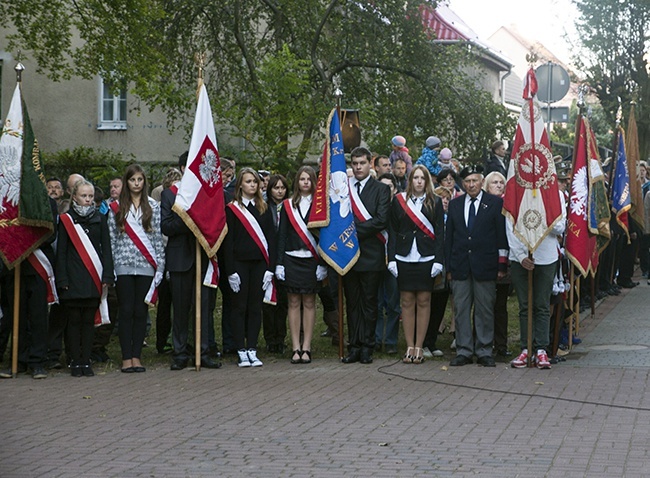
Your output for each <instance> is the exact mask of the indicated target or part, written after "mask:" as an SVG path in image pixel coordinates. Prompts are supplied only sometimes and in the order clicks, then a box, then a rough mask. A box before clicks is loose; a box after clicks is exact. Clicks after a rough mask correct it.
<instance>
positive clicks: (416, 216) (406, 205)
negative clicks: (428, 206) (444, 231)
mask: <svg viewBox="0 0 650 478" xmlns="http://www.w3.org/2000/svg"><path fill="white" fill-rule="evenodd" d="M396 197H397V202H398V203H399V205H400V206H402V209H404V212H405V213H406V215H407V216H408V217H409V219H410V220H411V221H413V222H414V223H415V225H416V226H417V227H418V229H420V230H421V231H422V232H424V233H425V234H426V235H427V236H429V237H430V238H431V239H433V240H435V239H436V232H435V230H434V229H433V224H431V221H429V220H428V219H427V217H426V216H425V215H424V214H422V211H421V210H420V211H418V209H417V208H416V207H415V204H413V201H411V202H408V201H407V199H406V193H399V194H398V195H397V196H396Z"/></svg>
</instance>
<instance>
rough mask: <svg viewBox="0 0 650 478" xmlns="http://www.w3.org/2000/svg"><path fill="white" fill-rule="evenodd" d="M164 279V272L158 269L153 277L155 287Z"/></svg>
mask: <svg viewBox="0 0 650 478" xmlns="http://www.w3.org/2000/svg"><path fill="white" fill-rule="evenodd" d="M164 277H165V273H164V271H161V270H160V268H158V270H157V271H156V273H155V274H154V276H153V283H154V285H155V286H156V287H158V286H159V285H160V283H161V282H162V281H163V278H164Z"/></svg>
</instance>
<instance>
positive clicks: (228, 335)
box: [219, 267, 236, 352]
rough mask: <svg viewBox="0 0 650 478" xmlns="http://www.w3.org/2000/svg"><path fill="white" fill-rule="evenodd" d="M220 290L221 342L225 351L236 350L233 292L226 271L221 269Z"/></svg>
mask: <svg viewBox="0 0 650 478" xmlns="http://www.w3.org/2000/svg"><path fill="white" fill-rule="evenodd" d="M219 277H220V279H219V290H220V291H221V340H222V347H223V351H224V352H226V351H232V350H236V347H235V339H234V337H233V331H232V329H233V326H232V296H233V291H232V289H231V288H230V284H228V277H227V276H226V271H225V269H223V268H221V267H220V269H219Z"/></svg>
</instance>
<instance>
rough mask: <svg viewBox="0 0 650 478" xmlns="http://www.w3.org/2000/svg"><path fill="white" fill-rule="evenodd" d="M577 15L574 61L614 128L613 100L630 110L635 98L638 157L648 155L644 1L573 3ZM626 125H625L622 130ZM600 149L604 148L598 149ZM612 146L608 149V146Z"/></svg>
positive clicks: (647, 13) (647, 11)
mask: <svg viewBox="0 0 650 478" xmlns="http://www.w3.org/2000/svg"><path fill="white" fill-rule="evenodd" d="M573 3H574V4H575V6H576V7H577V9H578V12H579V14H580V16H579V17H578V18H577V19H576V22H575V25H576V30H577V33H578V46H579V47H581V48H580V49H577V50H576V55H575V57H574V61H575V62H576V65H577V66H578V68H579V69H581V70H582V71H584V72H586V74H587V81H588V82H589V84H590V86H591V87H592V88H593V89H594V90H595V91H596V94H597V95H598V98H599V99H600V102H601V104H602V105H603V108H604V111H605V114H606V116H607V120H608V121H609V124H610V125H612V126H613V125H614V123H615V120H616V111H617V109H618V97H620V98H621V100H622V102H623V106H624V113H627V112H628V111H629V103H630V101H631V100H632V99H633V98H634V97H635V96H636V97H637V98H638V106H637V108H636V111H637V124H638V127H639V147H640V149H641V156H642V157H647V156H648V155H650V77H649V73H648V68H649V65H648V58H647V51H648V46H649V44H648V31H650V2H648V0H626V1H620V0H573ZM625 124H627V121H626V120H625V121H624V125H625ZM603 146H607V145H605V144H603ZM610 147H611V146H610Z"/></svg>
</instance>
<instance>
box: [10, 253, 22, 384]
mask: <svg viewBox="0 0 650 478" xmlns="http://www.w3.org/2000/svg"><path fill="white" fill-rule="evenodd" d="M19 320H20V262H19V263H18V264H17V265H16V267H15V268H14V328H13V332H12V335H11V376H12V377H13V378H16V376H17V375H18V328H19V327H18V326H19V324H18V321H19Z"/></svg>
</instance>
